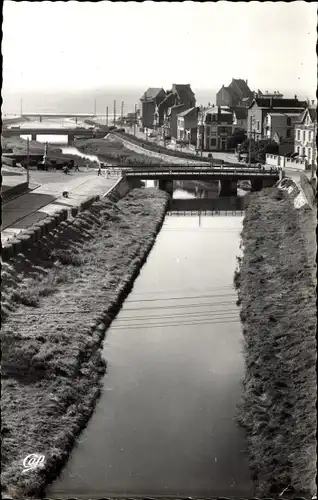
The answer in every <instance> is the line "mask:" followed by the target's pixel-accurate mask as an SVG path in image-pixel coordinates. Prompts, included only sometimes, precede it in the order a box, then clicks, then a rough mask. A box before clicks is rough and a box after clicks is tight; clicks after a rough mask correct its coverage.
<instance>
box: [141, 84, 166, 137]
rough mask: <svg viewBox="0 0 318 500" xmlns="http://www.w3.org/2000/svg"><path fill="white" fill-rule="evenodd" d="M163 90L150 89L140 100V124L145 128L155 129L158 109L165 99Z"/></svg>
mask: <svg viewBox="0 0 318 500" xmlns="http://www.w3.org/2000/svg"><path fill="white" fill-rule="evenodd" d="M165 96H166V93H165V91H164V90H163V88H149V89H148V90H147V91H146V92H145V93H144V94H143V95H142V96H141V98H140V102H141V110H140V111H141V113H140V124H141V126H142V127H143V128H150V129H153V128H154V122H155V111H156V107H157V106H158V104H160V102H161V101H162V100H163V99H164V98H165Z"/></svg>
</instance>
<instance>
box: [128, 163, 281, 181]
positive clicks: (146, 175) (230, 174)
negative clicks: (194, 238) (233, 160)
mask: <svg viewBox="0 0 318 500" xmlns="http://www.w3.org/2000/svg"><path fill="white" fill-rule="evenodd" d="M122 174H123V175H124V176H126V177H127V178H132V177H133V178H138V179H143V180H147V179H149V180H158V179H159V180H160V179H163V180H169V179H170V180H171V179H195V178H202V177H204V178H205V179H216V178H217V179H225V178H229V179H233V180H239V179H251V178H259V179H273V180H278V179H279V171H278V169H273V170H272V171H268V170H266V171H263V170H260V169H256V168H233V167H230V168H227V167H226V166H224V165H223V166H220V167H216V166H214V167H212V168H211V167H190V168H189V167H181V168H180V167H171V168H170V167H161V168H160V169H159V168H156V169H154V168H152V169H149V168H148V167H145V168H143V169H142V168H138V169H135V168H133V169H129V170H128V169H123V170H122Z"/></svg>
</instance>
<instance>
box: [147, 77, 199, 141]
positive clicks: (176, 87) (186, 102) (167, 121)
mask: <svg viewBox="0 0 318 500" xmlns="http://www.w3.org/2000/svg"><path fill="white" fill-rule="evenodd" d="M195 103H196V99H195V95H194V93H193V91H192V89H191V86H190V84H176V83H174V84H173V85H172V89H171V90H169V91H167V92H166V97H165V99H163V100H162V101H161V102H160V104H159V105H158V106H157V109H156V117H155V123H156V128H157V129H159V134H161V135H162V136H163V137H164V138H165V139H169V138H173V139H174V140H176V139H177V115H178V114H179V113H182V112H183V111H186V110H187V109H190V108H193V107H195Z"/></svg>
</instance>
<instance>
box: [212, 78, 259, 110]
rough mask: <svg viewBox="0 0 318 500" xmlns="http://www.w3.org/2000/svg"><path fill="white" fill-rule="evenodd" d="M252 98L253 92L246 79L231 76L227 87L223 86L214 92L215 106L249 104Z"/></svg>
mask: <svg viewBox="0 0 318 500" xmlns="http://www.w3.org/2000/svg"><path fill="white" fill-rule="evenodd" d="M252 99H253V92H252V91H251V90H250V88H249V86H248V84H247V80H242V79H236V78H232V81H231V83H230V85H229V86H228V87H224V85H222V88H221V89H220V90H219V91H218V93H217V94H216V104H217V106H229V107H234V106H240V105H243V106H244V105H246V106H247V105H249V104H250V103H251V101H252Z"/></svg>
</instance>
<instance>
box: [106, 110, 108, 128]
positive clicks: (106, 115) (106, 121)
mask: <svg viewBox="0 0 318 500" xmlns="http://www.w3.org/2000/svg"><path fill="white" fill-rule="evenodd" d="M106 125H107V126H108V106H106Z"/></svg>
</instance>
